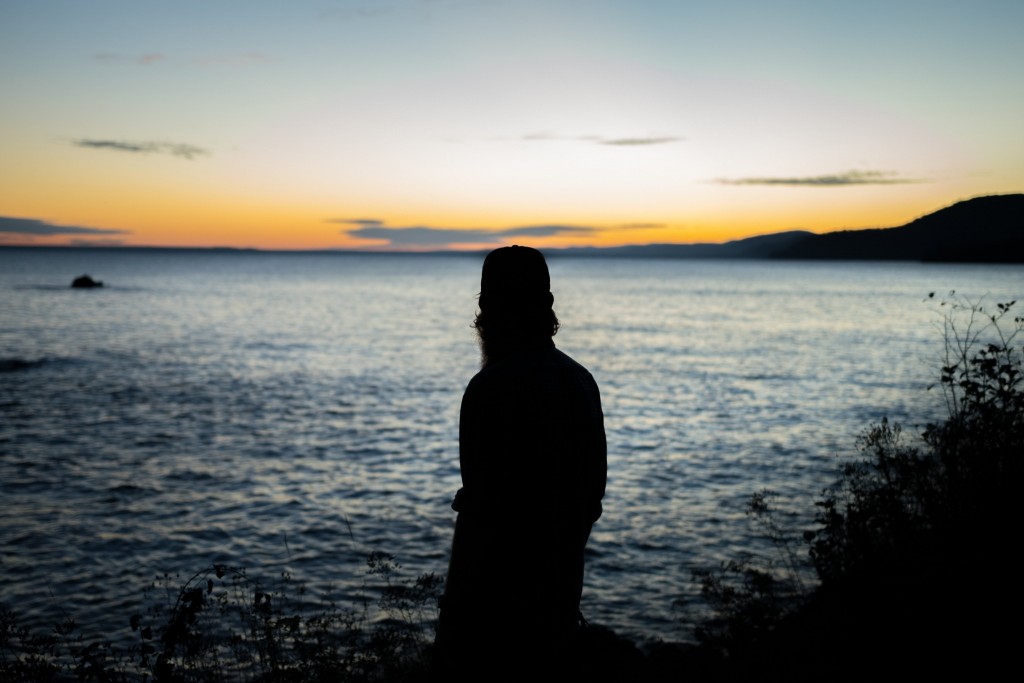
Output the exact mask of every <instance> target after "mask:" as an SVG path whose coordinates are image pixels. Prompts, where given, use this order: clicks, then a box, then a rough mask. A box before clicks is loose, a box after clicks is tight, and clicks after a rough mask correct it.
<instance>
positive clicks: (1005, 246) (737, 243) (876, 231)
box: [0, 193, 1024, 263]
mask: <svg viewBox="0 0 1024 683" xmlns="http://www.w3.org/2000/svg"><path fill="white" fill-rule="evenodd" d="M495 246H498V245H495ZM5 248H18V249H26V248H27V249H39V250H51V249H52V250H85V249H88V250H97V251H99V250H112V251H124V252H131V251H137V252H146V251H162V252H207V253H209V252H220V253H232V252H239V253H275V251H274V250H264V249H252V248H237V247H147V246H120V245H102V246H100V245H97V246H87V245H79V246H67V247H65V246H43V245H13V244H12V245H0V249H5ZM542 250H543V251H544V253H545V254H548V255H550V256H552V257H563V256H565V257H578V256H584V257H591V258H659V259H766V260H849V261H925V262H939V263H1024V193H1015V194H998V195H986V196H980V197H975V198H973V199H965V200H963V201H959V202H956V203H954V204H951V205H950V206H947V207H945V208H942V209H939V210H938V211H934V212H932V213H929V214H926V215H924V216H921V217H919V218H916V219H914V220H912V221H910V222H909V223H907V224H905V225H901V226H898V227H890V228H865V229H856V230H836V231H833V232H826V233H813V232H809V231H806V230H787V231H783V232H777V233H771V234H766V235H758V236H755V237H747V238H744V239H738V240H732V241H729V242H722V243H716V242H698V243H689V244H679V243H656V244H634V245H626V246H620V247H562V248H549V247H542ZM486 251H487V250H482V251H464V250H452V249H447V250H446V249H438V250H432V251H405V250H382V249H373V250H358V249H310V250H299V251H295V250H292V251H287V252H276V253H316V254H349V255H362V256H380V255H389V256H467V255H468V256H476V255H480V254H482V253H486Z"/></svg>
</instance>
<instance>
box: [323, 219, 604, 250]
mask: <svg viewBox="0 0 1024 683" xmlns="http://www.w3.org/2000/svg"><path fill="white" fill-rule="evenodd" d="M334 222H344V223H351V224H355V225H360V222H359V221H351V220H346V221H334ZM368 222H370V221H368ZM371 223H372V224H369V225H360V227H355V228H350V229H347V230H342V231H341V233H342V234H343V235H348V236H349V237H355V238H358V239H370V240H384V241H386V242H387V244H386V245H385V246H388V247H397V248H422V247H435V248H436V247H454V246H459V245H479V244H497V243H499V242H501V241H502V240H503V239H505V238H509V237H554V236H558V235H585V234H591V233H593V232H595V231H596V229H595V228H589V227H583V226H576V225H524V226H518V227H514V228H506V229H504V230H485V229H467V230H460V229H456V228H434V227H430V226H410V227H387V226H384V225H381V224H380V223H379V222H371Z"/></svg>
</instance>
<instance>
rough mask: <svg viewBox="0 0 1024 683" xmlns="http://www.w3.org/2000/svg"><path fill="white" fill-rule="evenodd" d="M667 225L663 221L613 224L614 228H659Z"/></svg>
mask: <svg viewBox="0 0 1024 683" xmlns="http://www.w3.org/2000/svg"><path fill="white" fill-rule="evenodd" d="M667 227H668V226H667V225H665V224H664V223H624V224H622V225H617V226H615V229H616V230H661V229H662V228H667Z"/></svg>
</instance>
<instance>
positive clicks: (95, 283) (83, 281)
mask: <svg viewBox="0 0 1024 683" xmlns="http://www.w3.org/2000/svg"><path fill="white" fill-rule="evenodd" d="M71 286H72V287H75V288H78V289H88V288H90V287H102V286H103V283H102V282H101V281H99V280H93V279H92V278H91V277H89V276H88V275H79V276H78V277H76V278H75V279H74V280H72V282H71Z"/></svg>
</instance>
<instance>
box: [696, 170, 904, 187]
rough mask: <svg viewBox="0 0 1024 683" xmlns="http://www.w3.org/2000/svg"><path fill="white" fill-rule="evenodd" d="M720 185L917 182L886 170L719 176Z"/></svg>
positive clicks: (826, 184) (798, 185)
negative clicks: (800, 174) (736, 176)
mask: <svg viewBox="0 0 1024 683" xmlns="http://www.w3.org/2000/svg"><path fill="white" fill-rule="evenodd" d="M714 182H716V183H718V184H720V185H789V186H797V187H800V186H806V187H841V186H844V185H899V184H904V183H918V182H921V181H920V180H916V179H914V178H903V177H900V176H899V175H897V174H895V173H890V172H887V171H846V172H845V173H835V174H831V175H818V176H800V177H753V178H719V179H718V180H715V181H714Z"/></svg>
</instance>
